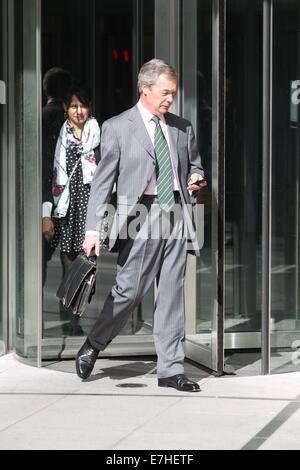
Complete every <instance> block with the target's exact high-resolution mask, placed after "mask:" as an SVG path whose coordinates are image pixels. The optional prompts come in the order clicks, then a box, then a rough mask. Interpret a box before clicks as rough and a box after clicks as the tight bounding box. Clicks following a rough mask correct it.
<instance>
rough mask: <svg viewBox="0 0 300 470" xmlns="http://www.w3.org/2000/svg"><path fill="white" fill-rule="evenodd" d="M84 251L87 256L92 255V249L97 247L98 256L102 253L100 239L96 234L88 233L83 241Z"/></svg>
mask: <svg viewBox="0 0 300 470" xmlns="http://www.w3.org/2000/svg"><path fill="white" fill-rule="evenodd" d="M82 247H83V251H84V253H85V255H86V256H87V257H89V256H90V254H91V251H92V250H93V249H95V254H96V256H99V255H100V240H99V237H97V236H95V235H86V236H85V239H84V242H83V245H82Z"/></svg>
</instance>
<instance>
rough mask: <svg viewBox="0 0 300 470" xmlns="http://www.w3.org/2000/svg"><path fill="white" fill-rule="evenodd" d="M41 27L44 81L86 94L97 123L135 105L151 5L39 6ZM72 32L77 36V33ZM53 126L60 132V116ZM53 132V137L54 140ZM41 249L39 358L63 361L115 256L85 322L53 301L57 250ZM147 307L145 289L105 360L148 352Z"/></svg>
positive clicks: (53, 2)
mask: <svg viewBox="0 0 300 470" xmlns="http://www.w3.org/2000/svg"><path fill="white" fill-rule="evenodd" d="M42 24H43V29H42V44H43V48H42V71H43V76H44V77H45V74H46V72H47V71H48V70H49V69H51V68H53V67H59V68H61V69H63V70H64V71H67V72H68V73H69V75H70V77H71V81H72V82H73V83H75V84H80V85H82V86H83V87H85V88H87V89H88V91H89V93H90V94H91V98H92V102H93V114H94V116H95V117H96V119H97V120H98V122H99V124H102V122H103V121H104V120H106V119H108V118H110V117H112V116H114V115H117V114H119V113H121V112H123V111H124V110H126V109H128V108H130V107H131V106H133V105H134V104H135V103H136V101H137V73H138V69H139V67H140V65H141V63H143V62H144V61H146V60H149V59H150V58H152V57H153V54H154V51H153V49H154V0H151V1H149V0H103V1H101V2H97V1H95V0H87V1H86V2H85V4H83V3H82V1H80V0H76V1H74V0H65V1H64V2H61V1H60V0H44V1H43V2H42ZM78 25H80V28H81V32H82V33H83V34H79V35H78V34H76V31H77V29H78ZM44 91H45V90H44ZM50 98H51V97H50ZM47 101H48V104H47ZM60 102H61V100H60ZM49 103H51V99H50V100H49V97H48V98H47V96H46V94H45V93H44V97H43V116H44V119H43V128H44V132H43V137H44V139H43V173H44V175H45V172H48V173H49V172H51V170H52V167H53V157H54V151H55V144H56V141H55V142H52V144H50V145H48V144H47V142H48V143H49V139H48V136H49V132H48V129H49V128H50V127H51V126H52V129H53V125H52V124H51V123H50V122H49V120H48V118H47V116H49V112H48V111H47V109H48V105H49ZM60 105H61V103H60ZM60 119H61V121H62V122H61V123H60V126H61V125H62V123H63V121H64V119H65V118H64V116H63V112H62V117H61V113H60ZM60 126H57V127H58V130H57V129H56V132H55V133H54V134H55V135H56V139H57V136H58V133H59V130H60ZM47 179H48V180H49V178H46V180H47ZM50 179H51V178H50ZM43 180H45V178H43ZM43 243H44V259H43V279H44V288H43V357H44V358H47V357H54V356H57V354H60V355H61V351H62V348H63V353H62V356H63V357H68V356H69V357H72V356H73V355H74V354H76V352H77V350H78V347H79V345H81V343H82V339H80V338H78V339H76V337H81V336H85V335H87V334H88V333H89V331H90V329H91V327H92V325H93V324H94V322H95V320H96V318H97V316H98V314H99V312H100V310H101V308H102V306H103V304H104V301H105V299H106V296H107V295H108V293H109V291H110V288H111V287H112V285H113V284H114V282H115V275H116V259H117V255H115V254H111V253H107V252H103V253H102V254H101V256H100V259H99V270H98V275H97V282H96V293H95V295H94V297H93V300H92V302H91V304H90V305H89V306H88V308H87V310H86V312H85V314H84V316H83V317H82V318H78V317H76V316H74V315H73V314H72V312H70V311H68V310H66V309H64V308H63V306H62V305H60V303H59V301H58V299H57V298H56V295H55V294H56V291H57V288H58V286H59V284H60V282H61V279H62V275H63V267H62V257H61V253H60V247H59V246H58V247H57V248H56V249H53V247H52V246H51V240H46V239H44V241H43ZM153 302H154V294H153V289H152V290H151V291H150V292H149V293H148V295H147V296H146V297H145V299H144V300H143V302H142V304H141V305H140V306H139V307H138V308H137V309H136V310H135V311H134V312H132V315H131V316H130V319H129V321H128V323H127V325H126V326H125V327H124V329H123V331H122V332H121V334H120V335H119V336H118V337H117V338H116V339H115V340H114V342H113V343H112V345H110V346H109V347H108V348H107V349H106V351H105V352H106V353H107V354H110V353H113V351H114V349H115V348H116V349H117V350H118V351H121V352H122V354H123V353H125V354H131V353H133V352H138V353H141V354H142V353H147V352H148V353H149V352H150V353H153V352H154V348H153V339H152V315H153ZM123 346H124V348H123ZM111 351H112V352H111Z"/></svg>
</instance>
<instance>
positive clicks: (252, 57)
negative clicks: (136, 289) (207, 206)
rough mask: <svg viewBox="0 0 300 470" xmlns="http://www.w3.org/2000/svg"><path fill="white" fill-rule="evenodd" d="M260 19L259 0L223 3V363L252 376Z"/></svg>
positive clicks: (256, 327)
mask: <svg viewBox="0 0 300 470" xmlns="http://www.w3.org/2000/svg"><path fill="white" fill-rule="evenodd" d="M262 15H263V2H262V1H261V0H258V1H253V0H251V1H249V0H238V1H237V0H227V24H226V88H227V89H226V159H225V175H226V176H225V181H226V184H225V201H226V202H225V205H226V206H225V214H226V218H225V347H226V348H227V353H228V354H227V356H229V357H227V361H226V362H227V364H230V365H232V366H233V367H234V368H241V367H242V366H243V365H246V364H252V366H251V367H252V369H253V371H254V370H255V371H256V372H257V373H260V367H261V259H262V244H261V218H262V209H261V207H262V190H261V188H262V180H261V173H262V63H263V58H262V25H263V21H262V18H263V16H262ZM229 350H231V352H229ZM236 350H238V351H236Z"/></svg>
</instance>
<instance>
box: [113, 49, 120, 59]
mask: <svg viewBox="0 0 300 470" xmlns="http://www.w3.org/2000/svg"><path fill="white" fill-rule="evenodd" d="M112 53H113V58H114V60H119V58H120V56H119V53H118V51H117V49H116V48H115V47H114V48H113V50H112Z"/></svg>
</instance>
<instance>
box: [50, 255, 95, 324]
mask: <svg viewBox="0 0 300 470" xmlns="http://www.w3.org/2000/svg"><path fill="white" fill-rule="evenodd" d="M96 259H97V257H96V256H91V257H89V258H87V257H86V256H85V255H81V254H80V255H78V256H77V258H76V259H75V260H74V261H72V263H70V265H69V267H68V269H67V271H66V274H65V276H64V278H63V280H62V283H61V285H60V286H59V288H58V291H57V293H56V296H57V297H58V298H59V299H60V300H61V302H62V304H63V306H64V307H66V308H71V309H72V311H73V313H74V314H75V315H79V316H81V315H82V314H83V313H84V311H85V309H86V306H87V304H88V303H90V301H91V299H92V296H93V294H94V293H95V280H96V270H97V264H96Z"/></svg>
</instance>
